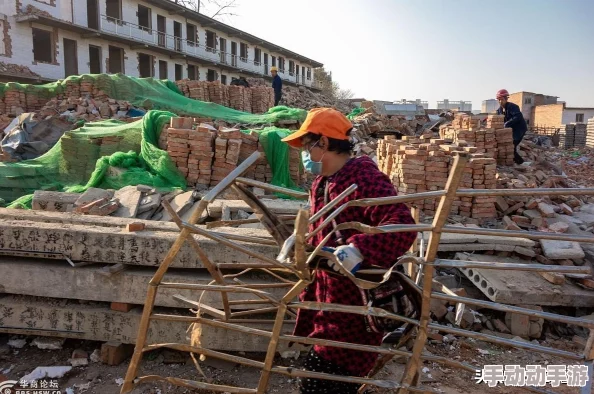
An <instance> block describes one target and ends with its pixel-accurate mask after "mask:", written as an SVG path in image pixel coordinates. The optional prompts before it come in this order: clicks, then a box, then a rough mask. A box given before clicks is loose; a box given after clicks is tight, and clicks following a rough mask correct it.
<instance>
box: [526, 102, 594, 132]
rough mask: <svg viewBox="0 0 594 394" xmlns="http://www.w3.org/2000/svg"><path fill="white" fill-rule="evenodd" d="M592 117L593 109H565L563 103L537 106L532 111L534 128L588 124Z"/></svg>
mask: <svg viewBox="0 0 594 394" xmlns="http://www.w3.org/2000/svg"><path fill="white" fill-rule="evenodd" d="M593 117H594V108H583V107H580V108H577V107H567V106H566V105H565V103H557V104H546V105H538V106H536V107H534V109H533V110H532V125H533V126H535V127H559V126H561V125H567V124H571V123H584V124H585V123H588V119H590V118H593Z"/></svg>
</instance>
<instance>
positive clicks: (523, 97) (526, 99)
mask: <svg viewBox="0 0 594 394" xmlns="http://www.w3.org/2000/svg"><path fill="white" fill-rule="evenodd" d="M557 99H558V97H557V96H547V95H545V94H540V93H532V92H517V93H512V94H510V95H509V101H511V102H512V103H514V104H516V105H517V106H518V107H520V110H521V111H522V115H524V119H525V120H526V122H527V123H528V125H532V124H533V120H534V109H535V107H537V106H540V105H550V104H557Z"/></svg>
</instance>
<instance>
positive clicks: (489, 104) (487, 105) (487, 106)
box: [481, 99, 499, 114]
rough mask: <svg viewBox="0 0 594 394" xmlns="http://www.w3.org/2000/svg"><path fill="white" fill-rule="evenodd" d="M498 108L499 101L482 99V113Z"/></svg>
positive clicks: (488, 112) (494, 110)
mask: <svg viewBox="0 0 594 394" xmlns="http://www.w3.org/2000/svg"><path fill="white" fill-rule="evenodd" d="M497 108H499V101H497V100H495V99H489V100H483V105H482V106H481V113H483V114H491V113H493V112H496V111H497Z"/></svg>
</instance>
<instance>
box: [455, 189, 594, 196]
mask: <svg viewBox="0 0 594 394" xmlns="http://www.w3.org/2000/svg"><path fill="white" fill-rule="evenodd" d="M579 195H594V188H583V189H582V188H565V189H564V188H561V189H559V188H546V189H545V188H535V189H458V190H457V191H456V196H457V197H475V196H579Z"/></svg>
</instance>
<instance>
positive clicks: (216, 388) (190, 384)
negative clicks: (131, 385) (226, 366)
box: [135, 375, 256, 394]
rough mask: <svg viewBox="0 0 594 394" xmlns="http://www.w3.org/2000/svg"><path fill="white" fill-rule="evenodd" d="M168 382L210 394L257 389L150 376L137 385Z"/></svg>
mask: <svg viewBox="0 0 594 394" xmlns="http://www.w3.org/2000/svg"><path fill="white" fill-rule="evenodd" d="M159 381H161V382H167V383H171V384H174V385H176V386H180V387H187V388H189V389H194V390H209V392H211V393H212V392H217V393H230V394H254V393H255V392H256V390H255V389H245V388H241V387H233V386H224V385H221V384H212V383H205V382H198V381H196V380H187V379H180V378H174V377H163V376H160V375H148V376H143V377H141V378H138V382H137V383H136V384H135V385H139V384H142V383H148V382H159Z"/></svg>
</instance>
